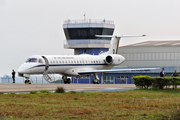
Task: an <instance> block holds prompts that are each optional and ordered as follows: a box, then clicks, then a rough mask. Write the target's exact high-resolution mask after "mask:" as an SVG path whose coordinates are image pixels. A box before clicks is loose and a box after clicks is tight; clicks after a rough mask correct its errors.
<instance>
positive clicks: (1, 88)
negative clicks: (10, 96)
mask: <svg viewBox="0 0 180 120" xmlns="http://www.w3.org/2000/svg"><path fill="white" fill-rule="evenodd" d="M57 87H63V88H64V89H65V91H66V92H68V91H77V92H82V91H84V92H97V91H122V90H131V89H135V88H136V87H135V85H134V84H53V83H52V84H29V85H26V84H21V83H15V84H13V83H0V92H1V93H9V92H14V93H20V92H30V91H40V90H49V91H54V90H55V89H56V88H57Z"/></svg>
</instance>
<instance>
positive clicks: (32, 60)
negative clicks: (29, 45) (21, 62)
mask: <svg viewBox="0 0 180 120" xmlns="http://www.w3.org/2000/svg"><path fill="white" fill-rule="evenodd" d="M37 61H38V59H37V58H28V59H27V60H26V62H37Z"/></svg>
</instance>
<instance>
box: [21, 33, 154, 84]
mask: <svg viewBox="0 0 180 120" xmlns="http://www.w3.org/2000/svg"><path fill="white" fill-rule="evenodd" d="M143 36H145V35H141V36H125V35H122V36H106V35H97V37H111V38H112V39H111V47H110V49H109V51H107V52H104V53H101V54H99V55H89V54H81V55H33V56H30V57H29V58H28V59H27V60H26V61H25V62H24V63H23V64H22V65H21V66H20V67H19V69H18V75H19V76H20V77H25V78H26V80H25V84H29V83H30V80H29V78H30V75H33V74H43V77H44V78H45V80H47V81H48V82H52V79H51V77H50V76H49V74H50V72H52V73H55V74H61V75H63V76H62V79H63V80H64V83H65V84H66V83H70V82H71V80H70V78H68V77H82V76H89V75H94V79H93V83H94V84H99V77H98V75H97V73H106V72H112V71H132V70H150V69H157V68H141V69H111V68H113V67H114V66H116V65H119V64H121V63H123V62H124V60H125V58H124V57H123V56H122V55H119V54H118V48H119V41H120V38H125V37H143Z"/></svg>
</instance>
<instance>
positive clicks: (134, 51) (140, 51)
mask: <svg viewBox="0 0 180 120" xmlns="http://www.w3.org/2000/svg"><path fill="white" fill-rule="evenodd" d="M119 54H121V55H122V56H124V57H125V59H126V60H125V62H124V63H122V64H121V66H125V67H169V66H176V67H179V66H180V47H172V46H164V47H162V46H158V47H120V48H119Z"/></svg>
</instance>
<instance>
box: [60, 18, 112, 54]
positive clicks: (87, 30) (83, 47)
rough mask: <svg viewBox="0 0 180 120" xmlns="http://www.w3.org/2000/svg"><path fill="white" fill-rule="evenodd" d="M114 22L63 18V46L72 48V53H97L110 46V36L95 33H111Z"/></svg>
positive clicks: (106, 49)
mask: <svg viewBox="0 0 180 120" xmlns="http://www.w3.org/2000/svg"><path fill="white" fill-rule="evenodd" d="M114 28H115V25H114V22H113V21H109V20H105V19H104V20H94V19H93V20H92V19H84V20H65V21H64V24H63V29H64V33H65V36H66V40H65V42H64V48H66V49H74V54H75V55H79V54H91V55H98V54H99V53H102V52H106V51H108V50H109V48H110V43H111V38H103V37H96V36H95V35H113V32H114Z"/></svg>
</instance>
